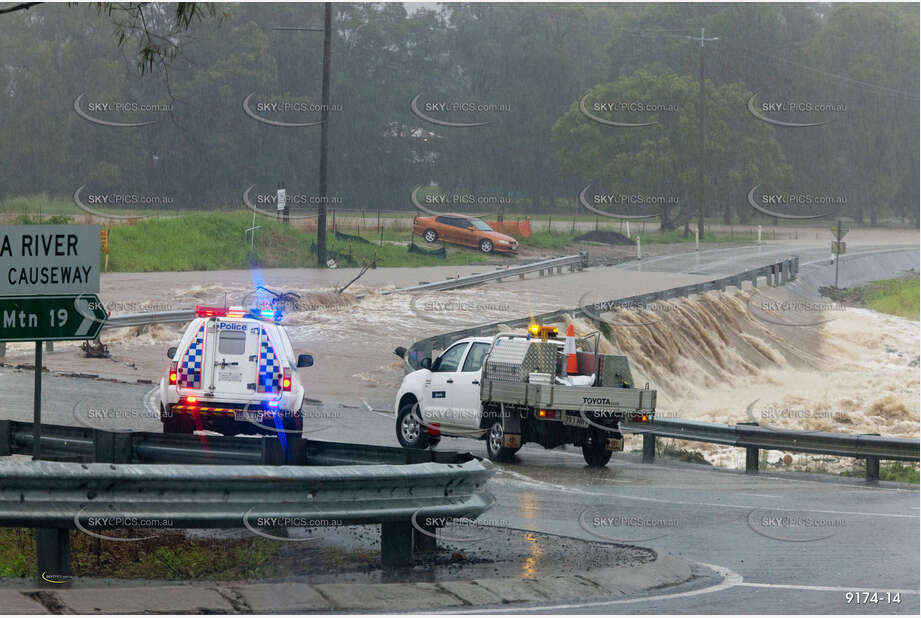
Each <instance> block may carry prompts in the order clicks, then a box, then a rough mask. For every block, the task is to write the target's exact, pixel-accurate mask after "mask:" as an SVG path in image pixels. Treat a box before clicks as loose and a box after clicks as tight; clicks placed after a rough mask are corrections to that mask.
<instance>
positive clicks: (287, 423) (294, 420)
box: [284, 410, 304, 438]
mask: <svg viewBox="0 0 921 618" xmlns="http://www.w3.org/2000/svg"><path fill="white" fill-rule="evenodd" d="M284 429H285V431H286V432H287V433H288V434H289V435H292V436H294V437H296V438H300V437H301V433H302V432H303V431H304V417H303V416H301V411H300V410H298V413H297V414H295V415H294V416H291V417H285V420H284Z"/></svg>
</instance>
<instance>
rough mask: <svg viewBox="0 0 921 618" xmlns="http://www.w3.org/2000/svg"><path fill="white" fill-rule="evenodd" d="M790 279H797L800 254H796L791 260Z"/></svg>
mask: <svg viewBox="0 0 921 618" xmlns="http://www.w3.org/2000/svg"><path fill="white" fill-rule="evenodd" d="M790 262H791V264H790V280H791V281H793V280H794V279H796V274H797V273H798V272H799V256H798V255H794V256H793V259H792V260H790Z"/></svg>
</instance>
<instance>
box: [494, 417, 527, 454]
mask: <svg viewBox="0 0 921 618" xmlns="http://www.w3.org/2000/svg"><path fill="white" fill-rule="evenodd" d="M519 448H521V447H518V448H510V447H508V446H505V430H504V429H503V428H502V423H501V422H499V421H496V422H495V423H493V424H492V426H491V427H490V428H489V433H487V434H486V453H487V454H488V455H489V458H490V459H492V460H493V461H508V460H509V459H511V458H512V457H513V456H514V455H515V453H517V452H518V449H519Z"/></svg>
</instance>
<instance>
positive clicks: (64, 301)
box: [0, 294, 108, 341]
mask: <svg viewBox="0 0 921 618" xmlns="http://www.w3.org/2000/svg"><path fill="white" fill-rule="evenodd" d="M107 317H108V313H107V312H106V310H105V309H104V308H103V306H102V302H101V301H100V300H99V297H98V296H96V295H95V294H80V295H73V296H7V297H4V298H0V341H66V340H73V339H95V338H96V336H97V335H99V331H100V330H102V325H103V324H104V323H105V321H106V318H107Z"/></svg>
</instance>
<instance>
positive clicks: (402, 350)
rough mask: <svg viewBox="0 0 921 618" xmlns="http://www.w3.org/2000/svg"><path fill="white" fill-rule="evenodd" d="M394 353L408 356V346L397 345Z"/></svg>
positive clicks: (402, 356) (401, 356) (404, 356)
mask: <svg viewBox="0 0 921 618" xmlns="http://www.w3.org/2000/svg"><path fill="white" fill-rule="evenodd" d="M393 353H394V354H396V355H397V356H399V357H400V358H406V348H404V347H403V346H399V347H397V348H396V349H395V350H394V351H393Z"/></svg>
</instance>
